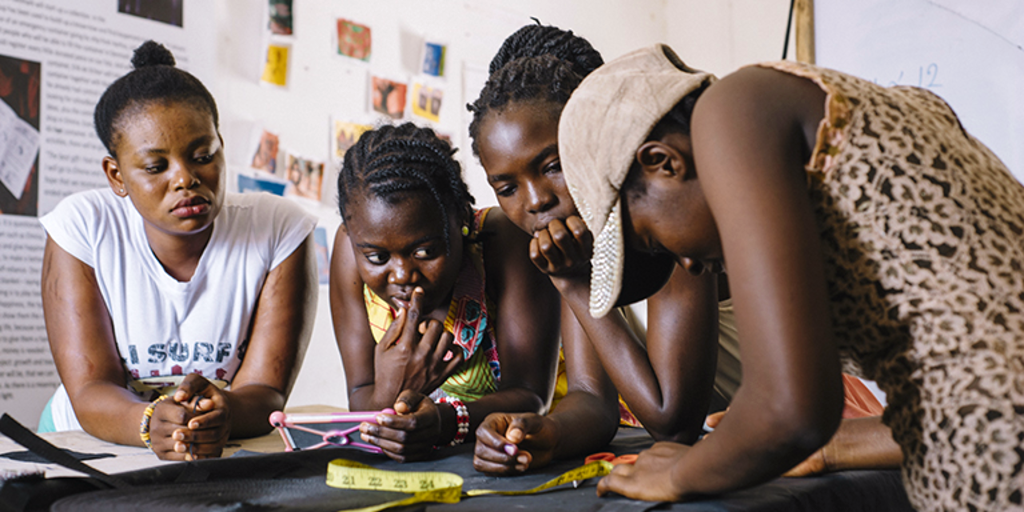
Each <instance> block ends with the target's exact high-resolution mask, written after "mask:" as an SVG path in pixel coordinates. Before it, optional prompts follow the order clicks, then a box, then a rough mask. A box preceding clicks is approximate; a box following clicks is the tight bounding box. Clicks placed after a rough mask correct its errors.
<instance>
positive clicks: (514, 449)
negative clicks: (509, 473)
mask: <svg viewBox="0 0 1024 512" xmlns="http://www.w3.org/2000/svg"><path fill="white" fill-rule="evenodd" d="M505 453H507V454H509V456H512V457H515V456H516V454H517V453H519V447H518V446H516V445H514V444H506V445H505Z"/></svg>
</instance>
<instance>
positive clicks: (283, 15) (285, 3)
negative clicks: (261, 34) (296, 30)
mask: <svg viewBox="0 0 1024 512" xmlns="http://www.w3.org/2000/svg"><path fill="white" fill-rule="evenodd" d="M268 1H269V7H270V12H269V15H270V19H269V20H268V22H267V27H268V28H270V33H271V34H279V35H283V36H290V35H292V0H268Z"/></svg>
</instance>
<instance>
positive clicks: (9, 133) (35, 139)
mask: <svg viewBox="0 0 1024 512" xmlns="http://www.w3.org/2000/svg"><path fill="white" fill-rule="evenodd" d="M38 151H39V131H38V130H36V129H35V128H33V127H32V125H30V124H28V122H26V121H25V120H24V119H22V118H20V117H18V115H17V114H15V113H14V109H13V108H11V106H10V105H8V104H7V103H5V102H3V101H0V182H3V184H4V186H6V187H7V190H10V191H11V193H12V194H14V197H15V198H17V199H19V200H20V199H21V194H22V193H23V192H24V191H25V181H26V180H28V175H29V173H30V172H31V171H32V163H33V162H34V161H35V159H36V153H37V152H38Z"/></svg>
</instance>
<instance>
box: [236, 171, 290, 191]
mask: <svg viewBox="0 0 1024 512" xmlns="http://www.w3.org/2000/svg"><path fill="white" fill-rule="evenodd" d="M287 188H288V182H287V181H284V180H281V179H277V178H274V177H271V176H248V175H245V174H239V175H238V191H239V192H242V193H245V192H269V193H271V194H274V195H275V196H283V195H284V191H285V189H287Z"/></svg>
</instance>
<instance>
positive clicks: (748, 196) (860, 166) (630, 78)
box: [535, 45, 1024, 510]
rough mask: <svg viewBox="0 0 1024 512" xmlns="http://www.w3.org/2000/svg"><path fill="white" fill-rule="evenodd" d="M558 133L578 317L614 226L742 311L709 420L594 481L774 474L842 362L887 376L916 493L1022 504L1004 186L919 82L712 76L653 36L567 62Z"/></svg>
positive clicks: (614, 258) (665, 489) (656, 492)
mask: <svg viewBox="0 0 1024 512" xmlns="http://www.w3.org/2000/svg"><path fill="white" fill-rule="evenodd" d="M691 113H692V116H691ZM559 151H560V154H561V159H562V167H563V172H564V174H565V180H566V182H567V184H568V186H569V189H570V191H571V193H572V194H573V197H574V199H575V201H576V203H577V205H578V206H579V209H580V211H581V213H582V214H583V217H584V220H585V221H586V224H587V226H588V228H589V229H590V231H592V232H593V233H596V237H595V240H594V257H593V261H592V262H593V275H592V277H591V279H590V282H589V283H586V282H581V280H579V279H576V280H574V279H571V278H564V279H558V278H554V279H553V282H555V283H556V286H558V287H559V289H560V291H561V292H562V295H563V297H565V298H566V299H567V302H568V303H569V304H570V306H571V307H572V308H573V310H574V311H575V313H576V315H577V317H582V316H583V315H585V314H587V312H588V310H589V313H590V314H592V315H594V316H601V315H603V314H605V313H607V312H608V311H609V310H610V309H611V307H612V306H613V305H614V303H615V301H616V298H617V296H618V293H619V290H620V287H621V279H622V270H623V257H624V256H623V254H624V252H625V248H627V247H629V248H633V249H638V250H641V251H647V252H651V253H667V254H670V255H672V256H673V257H674V258H675V261H676V263H677V264H678V265H679V266H681V267H682V268H684V269H686V270H687V271H689V272H691V273H693V274H700V273H702V272H705V271H713V272H724V271H725V269H728V272H729V274H730V281H731V282H732V283H733V285H732V287H731V292H732V295H733V299H734V301H735V302H734V304H735V308H736V315H737V321H738V327H739V330H740V331H741V332H743V333H744V336H743V337H742V339H741V340H740V347H741V354H742V358H743V360H744V361H745V362H746V364H745V365H744V376H743V379H744V380H743V385H742V386H741V387H740V389H739V391H738V392H737V394H736V396H735V397H734V399H733V402H732V407H731V409H730V412H729V413H728V414H727V415H726V416H725V418H723V419H722V421H721V422H720V423H719V425H718V428H717V429H716V431H715V432H714V434H712V435H710V436H707V437H706V438H705V439H704V440H702V441H700V442H698V443H697V444H695V445H694V446H693V447H687V446H684V445H679V444H675V443H658V444H656V445H654V447H652V448H651V449H650V450H648V451H646V452H644V453H642V454H641V456H640V458H639V460H638V461H637V463H636V465H635V466H618V467H617V468H616V469H615V471H614V472H613V473H612V474H611V475H609V476H608V477H606V478H605V479H603V480H602V481H601V483H600V484H599V487H598V491H599V492H600V493H606V492H609V491H613V492H617V493H620V494H623V495H626V496H630V497H635V498H641V499H650V500H679V499H685V498H688V497H692V496H696V495H700V494H709V493H719V492H724V491H728V490H732V489H737V488H742V487H746V486H750V485H753V484H756V483H759V482H762V481H765V480H767V479H770V478H772V477H775V476H777V475H779V474H781V473H782V472H784V471H786V470H787V469H789V468H791V467H792V466H793V465H794V464H796V463H798V462H800V461H802V460H803V459H804V458H806V457H807V456H808V455H809V454H810V453H812V452H814V450H816V449H817V448H819V447H820V446H822V445H823V444H824V443H825V442H826V441H828V440H829V438H830V437H831V436H832V434H833V432H834V431H835V429H836V427H837V425H838V424H839V418H840V409H841V404H842V400H841V396H842V395H841V394H842V384H841V380H840V368H841V367H842V368H843V369H845V370H847V371H848V372H850V373H854V374H857V375H860V376H864V377H867V378H869V379H873V380H875V381H877V382H878V383H879V385H880V387H881V388H882V389H883V390H884V391H885V392H886V393H887V395H888V398H889V406H888V408H887V410H886V414H885V416H884V422H885V424H886V425H887V426H888V427H889V428H891V429H892V435H893V438H894V439H895V441H896V442H897V443H898V444H899V445H900V446H901V449H902V453H903V463H902V471H903V479H904V484H905V487H906V489H907V492H908V495H909V497H910V500H911V502H912V504H913V505H914V506H915V507H917V508H920V509H929V510H936V509H951V510H963V509H967V508H970V507H973V508H976V509H993V508H1001V507H1007V506H1010V505H1015V506H1018V507H1019V506H1020V505H1021V499H1022V498H1021V491H1020V488H1021V487H1022V484H1024V475H1022V472H1021V471H1022V470H1021V466H1022V460H1021V458H1022V455H1024V452H1022V451H1021V440H1022V439H1024V418H1022V417H1021V415H1019V414H1018V413H1017V411H1020V410H1022V409H1024V391H1022V390H1024V365H1022V363H1021V361H1022V359H1024V336H1022V332H1024V313H1022V312H1024V281H1022V279H1021V278H1020V275H1021V272H1020V268H1021V265H1022V264H1024V246H1022V244H1021V233H1022V231H1024V188H1022V187H1021V185H1020V184H1019V183H1017V182H1016V181H1015V180H1014V178H1013V177H1012V176H1011V175H1010V174H1009V172H1008V171H1007V170H1006V168H1005V166H1004V165H1003V164H1002V163H1001V162H999V160H998V159H997V158H996V157H995V156H994V155H993V154H992V153H991V152H989V151H988V149H986V148H985V147H984V146H983V145H981V144H980V143H979V142H978V141H976V140H975V139H973V138H972V137H971V136H970V135H968V134H967V133H966V132H965V131H964V130H963V128H962V127H961V126H960V124H959V122H958V120H957V118H956V116H955V114H953V112H952V111H951V110H950V109H949V107H948V106H947V105H946V104H945V103H944V102H942V101H941V100H940V99H939V98H938V97H936V96H934V95H932V94H930V93H928V92H927V91H923V90H920V89H916V88H910V87H895V88H883V87H879V86H876V85H874V84H871V83H869V82H866V81H863V80H860V79H857V78H855V77H851V76H849V75H844V74H841V73H837V72H835V71H831V70H826V69H821V68H816V67H813V66H808V65H802V64H796V63H792V62H779V63H771V64H761V65H758V66H754V67H749V68H744V69H741V70H740V71H738V72H736V73H734V74H732V75H730V76H728V77H725V78H723V79H722V80H720V81H718V82H717V83H712V80H711V79H710V77H709V76H708V75H706V74H704V73H699V72H695V71H693V70H691V69H689V68H687V67H686V66H685V65H684V64H683V63H682V62H681V61H680V60H679V59H678V57H676V55H675V54H674V53H673V52H672V51H671V50H670V49H669V48H667V47H665V46H662V45H658V46H654V47H650V48H645V49H642V50H638V51H636V52H633V53H631V54H628V55H626V56H623V57H621V58H619V59H617V60H615V61H613V62H610V63H608V64H606V65H605V66H603V67H602V68H599V69H598V70H597V71H595V72H594V73H592V74H591V75H590V76H588V77H587V78H586V79H585V80H584V81H583V83H582V84H581V85H580V87H579V88H578V89H577V90H576V91H575V92H574V93H573V96H572V98H571V99H570V100H569V102H568V104H567V105H566V107H565V110H564V111H563V112H562V117H561V120H560V125H559ZM577 243H578V241H577ZM535 263H538V264H539V265H543V264H544V262H543V261H539V262H535ZM583 323H584V328H585V329H586V328H587V325H586V323H587V322H583ZM840 356H841V357H842V365H841V364H840ZM878 427H879V428H881V425H878ZM876 430H877V429H876Z"/></svg>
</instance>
